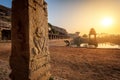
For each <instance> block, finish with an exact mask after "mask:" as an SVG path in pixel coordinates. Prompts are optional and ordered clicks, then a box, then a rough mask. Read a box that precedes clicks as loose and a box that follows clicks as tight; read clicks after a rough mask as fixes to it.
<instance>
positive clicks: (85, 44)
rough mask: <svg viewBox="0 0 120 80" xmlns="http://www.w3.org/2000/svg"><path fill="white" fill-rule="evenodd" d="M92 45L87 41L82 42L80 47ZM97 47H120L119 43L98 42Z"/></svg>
mask: <svg viewBox="0 0 120 80" xmlns="http://www.w3.org/2000/svg"><path fill="white" fill-rule="evenodd" d="M91 46H92V45H90V46H88V44H87V43H83V44H81V47H91ZM97 48H116V49H120V45H116V44H113V43H109V42H108V43H99V44H98V47H97Z"/></svg>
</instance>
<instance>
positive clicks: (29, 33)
mask: <svg viewBox="0 0 120 80" xmlns="http://www.w3.org/2000/svg"><path fill="white" fill-rule="evenodd" d="M49 60H50V54H49V51H48V21H47V4H46V2H44V0H13V4H12V52H11V56H10V67H11V69H12V72H11V74H10V78H11V79H12V80H49V77H50V72H49V69H50V64H49Z"/></svg>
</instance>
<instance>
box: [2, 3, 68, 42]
mask: <svg viewBox="0 0 120 80" xmlns="http://www.w3.org/2000/svg"><path fill="white" fill-rule="evenodd" d="M48 28H49V31H48V32H49V33H48V37H49V39H65V38H69V37H68V33H67V31H66V30H65V29H63V28H60V27H58V26H54V25H51V24H50V23H48ZM10 40H11V9H10V8H7V7H5V6H2V5H0V41H10Z"/></svg>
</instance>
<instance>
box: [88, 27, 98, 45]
mask: <svg viewBox="0 0 120 80" xmlns="http://www.w3.org/2000/svg"><path fill="white" fill-rule="evenodd" d="M96 35H97V33H96V31H95V29H94V28H91V29H90V32H89V43H88V44H89V45H95V47H97V46H98V43H97V39H96ZM92 36H93V37H92Z"/></svg>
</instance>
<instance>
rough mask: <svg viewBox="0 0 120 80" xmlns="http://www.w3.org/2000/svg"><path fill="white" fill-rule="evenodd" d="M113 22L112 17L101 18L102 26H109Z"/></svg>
mask: <svg viewBox="0 0 120 80" xmlns="http://www.w3.org/2000/svg"><path fill="white" fill-rule="evenodd" d="M112 24H113V19H112V18H109V17H106V18H104V19H103V20H102V25H103V27H110V26H111V25H112Z"/></svg>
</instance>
